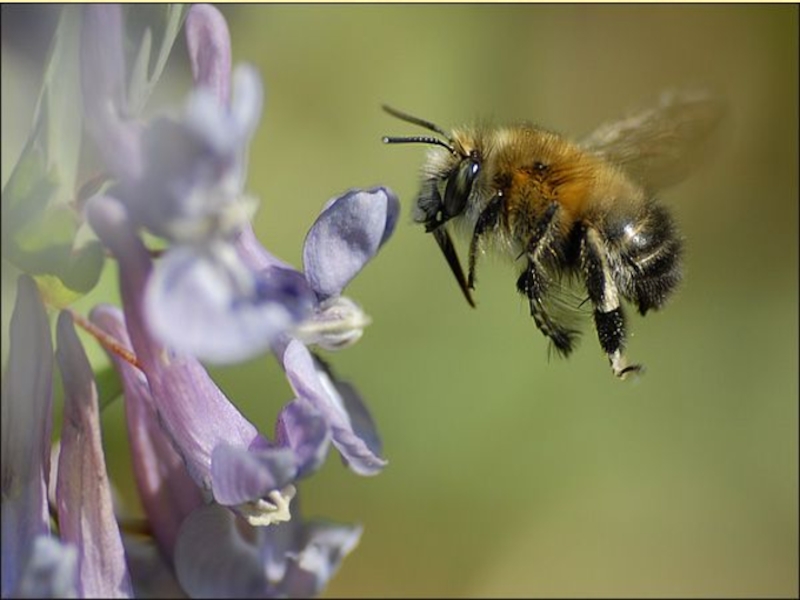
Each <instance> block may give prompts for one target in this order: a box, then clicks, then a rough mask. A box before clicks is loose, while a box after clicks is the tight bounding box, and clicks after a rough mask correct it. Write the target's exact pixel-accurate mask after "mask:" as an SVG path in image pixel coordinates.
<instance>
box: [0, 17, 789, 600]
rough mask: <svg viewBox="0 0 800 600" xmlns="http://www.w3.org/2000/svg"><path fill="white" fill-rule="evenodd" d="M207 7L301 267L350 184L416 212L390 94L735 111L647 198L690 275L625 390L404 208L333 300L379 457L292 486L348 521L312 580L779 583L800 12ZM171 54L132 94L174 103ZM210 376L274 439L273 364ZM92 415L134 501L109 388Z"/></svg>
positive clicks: (575, 587) (413, 103) (278, 232)
mask: <svg viewBox="0 0 800 600" xmlns="http://www.w3.org/2000/svg"><path fill="white" fill-rule="evenodd" d="M222 10H223V11H224V13H225V14H226V16H227V17H228V19H229V23H230V27H231V32H232V37H233V51H234V62H241V61H247V62H251V63H254V64H255V65H256V66H257V67H258V68H259V69H260V71H261V73H262V74H263V78H264V82H265V86H266V91H267V95H266V109H265V113H264V116H263V120H262V124H261V127H260V129H259V132H258V134H257V137H256V139H255V141H254V145H253V148H252V149H251V156H250V173H249V189H250V190H251V191H252V192H253V193H255V194H257V195H258V196H259V197H261V199H262V204H261V210H260V212H259V214H258V216H257V221H256V225H257V231H258V232H259V235H260V236H261V239H262V240H263V241H264V243H265V244H266V245H267V246H268V247H269V248H270V249H271V250H273V251H274V252H275V253H276V254H278V255H279V256H281V257H282V258H284V259H285V260H288V261H290V262H293V263H294V264H295V265H299V264H300V255H301V248H302V241H303V238H304V235H305V232H306V230H307V228H308V226H309V225H310V224H311V222H312V221H313V219H314V218H315V216H316V215H317V213H318V211H319V209H320V207H321V206H322V204H323V203H324V202H325V201H326V200H327V199H328V198H330V197H332V196H333V195H335V194H337V193H339V192H341V191H342V190H344V189H346V188H348V187H354V186H368V185H373V184H376V183H381V184H386V185H389V186H391V187H392V188H394V189H395V191H397V192H398V193H399V194H400V196H401V200H402V201H403V202H404V204H405V210H406V215H408V214H409V211H410V206H411V205H412V203H413V201H414V197H415V194H416V191H417V172H418V169H419V166H420V164H421V162H422V160H423V156H424V150H423V149H422V148H419V147H386V146H383V145H382V144H381V143H380V137H381V136H382V135H384V134H405V133H409V132H414V133H417V131H415V130H414V129H413V128H411V127H410V126H408V125H407V124H403V123H401V122H399V121H397V120H395V119H392V118H391V117H389V116H387V115H386V114H384V113H382V112H381V110H380V104H381V103H384V102H385V103H389V104H391V105H393V106H396V107H397V108H400V109H403V110H407V111H409V112H411V113H412V114H418V115H420V116H422V117H425V118H427V119H430V120H432V121H434V122H436V123H437V124H439V125H441V126H443V127H445V128H448V127H451V126H454V125H457V124H461V123H465V122H471V121H474V120H476V119H482V120H488V121H491V122H497V123H503V122H508V121H517V120H531V121H533V122H536V123H539V124H541V125H544V126H546V127H548V128H552V129H555V130H558V131H562V132H564V133H566V134H569V135H575V136H579V135H582V134H584V133H586V132H588V131H590V130H591V129H592V128H593V127H594V126H596V125H598V124H599V123H601V122H603V121H605V120H607V119H610V118H614V117H616V116H619V115H622V114H624V113H625V112H626V111H627V110H628V109H631V108H636V107H637V106H642V105H646V104H648V103H650V102H652V101H653V99H654V98H655V97H657V95H658V93H659V92H660V91H662V90H664V89H667V88H676V87H697V86H708V87H711V88H713V89H716V90H718V91H720V92H721V93H722V94H723V95H724V96H725V97H726V98H727V99H728V101H729V103H730V108H731V111H730V115H729V119H728V122H727V123H726V125H725V131H724V132H723V137H724V139H725V141H724V143H723V144H722V147H721V149H720V151H719V152H718V153H717V155H716V156H714V157H713V159H712V160H711V161H710V164H709V165H708V166H707V167H706V168H704V169H703V170H702V171H700V172H699V173H698V174H696V175H695V176H694V177H692V179H690V180H689V181H687V182H685V183H684V184H681V185H680V186H677V187H675V188H674V189H671V190H669V191H668V192H665V193H664V194H663V198H662V200H663V201H664V202H665V203H666V204H667V205H668V206H669V207H670V208H671V210H672V212H673V213H674V214H675V216H676V218H677V220H678V221H679V223H680V224H681V229H682V231H683V233H684V235H685V237H686V246H687V256H686V281H685V283H684V286H683V288H682V290H681V292H680V293H679V294H678V295H677V296H676V297H675V299H674V300H673V301H672V302H671V304H670V305H669V306H668V307H667V308H666V309H665V310H664V311H662V312H659V313H656V314H654V315H648V316H647V317H646V318H640V317H638V316H631V318H630V325H631V331H632V332H633V337H632V339H631V342H630V345H629V355H630V357H631V359H633V360H635V361H641V362H644V363H645V364H646V365H647V367H648V372H647V374H646V375H645V376H644V377H643V378H642V379H641V380H640V381H638V382H636V383H634V384H632V385H630V384H627V383H621V382H619V381H616V380H615V379H614V377H613V376H612V375H611V373H610V372H609V369H608V366H607V362H606V359H605V358H604V356H603V355H602V353H601V352H600V350H599V348H598V345H597V342H596V340H595V339H594V335H593V332H592V331H591V328H590V327H589V326H588V325H589V324H588V323H587V331H586V335H585V339H584V341H583V343H582V345H581V346H580V347H579V349H578V351H577V352H576V353H575V355H574V356H573V357H572V358H571V359H570V360H569V361H563V360H556V359H553V360H549V361H548V359H547V346H546V343H545V340H544V338H543V337H542V336H541V335H540V334H539V333H538V332H537V330H536V328H535V327H534V325H533V323H532V321H531V319H530V318H529V317H528V315H527V308H526V306H525V303H524V302H523V300H522V299H521V298H520V297H519V296H518V295H517V294H516V292H515V290H514V281H515V275H514V273H513V270H512V268H511V267H510V266H509V265H508V264H505V263H504V262H503V261H492V260H491V259H487V260H485V261H483V263H482V264H481V265H480V272H479V276H480V284H479V286H478V289H477V294H476V297H477V300H478V308H477V310H473V309H470V308H469V307H468V306H467V305H466V303H465V302H464V301H463V298H462V297H461V295H460V293H459V291H458V289H457V287H456V285H455V283H454V282H453V281H452V277H451V275H450V273H449V272H448V269H447V266H446V265H445V263H444V261H443V260H441V258H440V256H439V253H438V250H437V248H436V247H435V244H434V242H433V241H432V240H431V239H429V236H426V235H424V233H423V232H422V231H421V230H420V229H419V228H417V227H415V226H413V225H412V224H411V222H410V217H406V218H405V219H404V222H403V223H401V226H400V227H399V228H398V231H397V233H396V234H395V237H394V239H393V240H391V241H390V242H389V243H388V244H387V246H386V247H385V248H384V249H383V251H382V252H381V254H380V255H379V256H378V258H377V260H376V261H374V262H373V263H372V264H371V265H370V266H369V267H368V268H367V269H366V270H365V271H364V272H363V273H362V274H361V275H360V276H359V277H358V278H357V279H356V281H355V282H354V283H353V284H352V286H351V288H350V289H349V290H348V293H349V294H350V295H351V296H352V297H353V298H355V299H356V300H358V301H359V302H360V303H362V305H363V306H364V307H365V308H366V310H367V311H368V312H369V313H370V315H371V316H372V317H373V319H374V323H373V325H372V326H371V327H370V328H369V329H368V330H367V332H366V335H365V336H364V338H363V339H362V340H361V341H360V342H359V344H358V345H356V346H355V347H354V348H352V349H349V350H347V351H345V352H342V353H340V354H328V355H327V358H328V359H329V360H331V361H332V363H333V365H334V367H335V368H336V370H337V372H338V373H339V374H340V375H342V376H344V377H346V378H348V379H350V380H351V381H353V382H354V383H355V384H356V385H357V386H358V387H359V389H360V390H361V391H362V392H363V393H364V395H365V397H366V398H367V399H368V401H369V403H370V407H371V409H372V411H373V414H374V416H375V418H376V420H377V422H378V424H379V427H380V429H381V431H382V433H383V438H384V445H385V452H386V455H387V457H388V458H389V460H390V464H389V467H388V468H387V470H386V471H385V472H384V473H383V474H381V475H380V476H378V477H377V478H371V479H362V478H358V477H356V476H354V475H353V474H351V473H350V472H348V471H346V470H345V469H343V468H342V467H341V465H339V464H338V461H337V460H335V459H334V458H332V459H331V460H330V461H329V463H328V464H327V465H326V467H325V469H324V470H323V471H322V473H320V474H319V475H317V476H316V477H314V478H312V479H311V480H309V481H308V482H307V483H304V484H303V485H302V486H301V494H303V505H304V511H305V512H306V513H307V514H310V515H320V516H327V517H331V518H335V519H338V520H342V521H360V522H361V523H363V524H364V525H365V533H364V536H363V538H362V543H361V546H360V547H359V549H358V550H357V551H356V552H355V553H354V554H353V555H352V556H350V557H349V558H348V559H347V560H346V561H345V563H344V566H343V569H342V571H341V573H340V575H339V576H338V578H336V579H335V580H334V581H333V583H332V585H331V587H330V588H329V590H328V592H327V595H328V596H330V597H336V596H393V597H417V596H439V595H444V596H500V595H502V596H781V597H789V596H796V595H797V593H798V567H797V564H798V367H797V365H798V58H797V56H798V7H797V6H789V5H787V6H780V5H746V6H737V5H724V6H713V5H698V6H692V5H675V6H669V5H638V6H637V5H609V6H603V5H572V6H570V5H567V6H557V5H541V6H538V5H500V6H490V5H365V6H358V5H349V6H336V5H332V6H323V5H313V6H311V5H295V6H292V5H271V6H246V5H238V6H223V7H222ZM3 16H4V17H9V16H11V17H14V16H16V13H15V12H14V11H12V10H10V9H9V8H8V7H7V6H5V5H4V7H3ZM4 21H8V19H4ZM20 22H23V23H26V24H27V25H28V26H30V27H34V24H32V23H31V22H30V21H27V22H26V21H24V20H22V19H20ZM3 31H4V36H3V84H4V85H3V86H2V92H3V102H2V135H3V138H2V147H3V161H2V164H3V182H5V181H6V179H7V169H8V165H9V164H13V161H14V160H15V158H16V156H17V155H18V153H19V150H20V148H21V146H20V145H19V144H20V142H19V135H18V131H17V130H18V129H20V128H22V130H23V131H24V130H25V129H24V128H25V127H27V124H28V123H30V120H29V116H30V108H31V107H30V96H28V101H27V102H26V101H25V98H26V96H25V94H26V93H27V92H30V91H31V90H36V89H37V85H38V81H40V78H41V72H40V71H38V72H37V68H40V67H39V66H38V65H39V63H38V62H37V61H36V60H35V57H32V56H33V54H32V52H31V50H30V40H26V43H25V44H18V45H13V44H12V43H11V42H12V41H13V38H10V41H8V42H7V37H6V35H5V32H6V23H4V28H3ZM182 45H183V42H181V41H179V42H178V44H177V45H176V46H177V49H178V51H177V52H176V53H174V54H173V56H172V57H171V59H170V61H169V63H168V64H167V67H166V72H165V74H164V77H163V80H162V84H160V85H159V86H158V88H157V89H156V91H155V96H156V97H155V98H154V100H153V102H151V104H155V105H158V104H159V102H162V101H168V102H169V103H171V104H172V105H173V106H179V105H180V102H181V98H182V97H183V95H184V94H185V92H186V90H187V89H188V86H189V84H190V82H189V77H188V66H187V65H186V64H185V51H184V50H182V49H181V47H182ZM20 48H22V49H24V50H25V51H24V52H23V51H20V52H19V53H16V54H15V52H14V51H15V50H16V49H20ZM11 82H13V84H14V85H9V83H11ZM164 82H172V84H173V87H171V88H167V87H165V86H164ZM20 98H22V100H21V99H20ZM165 99H166V100H165ZM20 123H21V124H20ZM15 136H16V137H15ZM462 247H463V246H462ZM3 269H4V271H5V270H6V267H5V265H4V266H3ZM4 279H5V273H4ZM112 286H113V281H112ZM4 293H5V292H4ZM4 300H7V298H6V297H4ZM91 303H92V299H91V297H89V298H86V299H85V303H83V304H81V306H86V307H88V306H91ZM3 304H4V310H3V313H4V317H3V318H4V319H6V309H5V306H6V305H8V302H7V301H4V303H3ZM214 375H215V376H216V377H217V378H218V381H219V382H220V384H221V385H222V387H223V388H224V389H225V390H226V391H227V392H228V393H229V394H230V396H231V398H233V399H234V401H235V402H237V404H238V405H239V406H240V407H242V409H243V410H244V411H245V412H246V413H247V414H248V415H249V416H250V417H251V418H252V419H253V420H254V421H255V422H256V423H257V424H259V425H260V426H261V427H263V428H264V429H265V430H266V431H268V432H269V431H270V429H271V423H272V420H273V419H274V416H275V414H276V413H277V411H278V410H279V408H280V405H281V404H282V403H283V402H285V401H287V400H289V399H290V391H289V388H288V386H287V385H286V383H285V382H284V381H283V378H282V374H281V373H280V371H279V369H278V368H277V366H276V365H275V364H274V361H272V360H271V359H269V358H267V359H259V360H255V361H251V362H249V363H247V364H244V365H240V366H237V367H234V368H227V369H219V370H215V371H214ZM104 418H105V419H106V425H107V426H108V429H107V430H106V437H105V440H106V444H107V445H108V446H109V448H110V449H113V450H114V457H115V458H114V460H112V461H111V467H112V469H114V471H115V473H116V476H115V477H114V479H115V481H117V482H118V483H119V484H120V486H121V490H122V492H123V494H125V495H127V496H129V497H130V496H131V495H132V490H131V488H130V483H131V482H130V475H129V470H130V466H129V463H128V462H127V461H128V459H127V457H126V456H125V454H124V452H123V451H124V450H125V443H124V435H123V429H122V428H121V427H122V426H121V418H122V409H121V403H113V404H112V405H111V407H110V408H109V409H108V410H107V411H105V416H104ZM126 486H127V487H126Z"/></svg>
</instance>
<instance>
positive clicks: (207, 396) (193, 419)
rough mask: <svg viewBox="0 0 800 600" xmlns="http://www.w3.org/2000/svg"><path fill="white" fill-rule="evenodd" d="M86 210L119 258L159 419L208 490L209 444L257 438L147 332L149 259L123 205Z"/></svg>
mask: <svg viewBox="0 0 800 600" xmlns="http://www.w3.org/2000/svg"><path fill="white" fill-rule="evenodd" d="M87 213H88V216H89V221H90V223H91V225H92V227H93V229H94V230H95V232H96V233H97V235H98V237H100V239H101V241H102V242H103V243H104V244H105V245H106V246H107V247H108V248H109V249H110V250H111V252H112V253H113V254H114V255H115V256H116V258H117V261H118V263H119V269H120V291H121V295H122V300H123V307H124V311H125V324H126V328H127V330H128V335H129V336H130V339H131V343H132V345H133V349H134V351H135V353H136V356H137V358H138V359H139V361H140V362H141V366H142V370H143V371H144V374H145V376H146V377H147V381H148V384H149V386H150V392H151V393H152V395H153V399H154V401H155V406H156V410H157V412H158V414H159V418H160V420H161V423H162V424H163V426H164V429H165V431H167V433H168V435H169V437H170V438H171V439H172V441H173V443H174V445H175V448H176V450H177V451H178V452H179V454H181V457H182V458H183V460H184V461H185V463H186V467H187V469H188V470H189V473H190V475H191V476H192V479H194V481H195V482H196V483H197V484H198V485H199V486H200V487H201V488H203V489H205V490H210V489H211V487H212V482H211V472H210V471H211V454H212V452H213V450H214V448H215V447H216V446H217V445H218V444H221V443H226V444H232V445H235V446H240V447H243V448H250V447H251V445H253V444H257V443H258V440H263V437H262V436H260V434H258V432H257V430H256V428H255V427H254V426H253V424H252V423H250V422H249V421H248V420H247V419H246V418H245V417H244V416H243V415H242V414H241V413H240V412H239V411H238V410H237V409H236V407H235V406H233V405H232V404H231V403H230V401H229V400H228V399H227V398H226V397H225V395H224V394H223V393H222V391H221V390H220V389H219V388H218V387H217V386H216V384H215V383H214V382H213V381H212V380H211V378H210V377H209V375H208V373H207V372H206V370H205V369H204V368H203V366H202V365H201V364H200V363H199V362H198V361H197V360H196V359H194V358H192V357H189V356H186V355H179V354H175V353H174V352H171V351H170V350H169V349H168V348H167V347H165V346H164V345H163V344H162V343H160V342H159V341H157V340H156V339H155V338H154V337H153V335H152V334H151V333H150V330H149V327H148V325H147V323H146V321H145V316H144V307H143V304H144V299H143V293H144V290H145V288H146V287H147V280H148V278H149V276H150V271H151V260H150V256H149V255H148V253H147V250H145V248H144V246H143V245H142V243H141V241H140V240H139V238H138V237H136V235H135V234H134V232H133V231H132V229H131V227H130V222H129V221H128V219H127V215H126V212H125V209H124V207H123V206H122V205H121V204H120V203H119V202H117V201H115V200H114V199H113V198H110V197H95V198H93V199H92V200H91V201H90V202H89V203H88V206H87ZM263 443H264V444H266V441H265V440H264V441H263Z"/></svg>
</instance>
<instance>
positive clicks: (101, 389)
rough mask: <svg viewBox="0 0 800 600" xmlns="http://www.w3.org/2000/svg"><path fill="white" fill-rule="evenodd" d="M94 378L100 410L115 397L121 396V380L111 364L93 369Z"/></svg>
mask: <svg viewBox="0 0 800 600" xmlns="http://www.w3.org/2000/svg"><path fill="white" fill-rule="evenodd" d="M94 379H95V383H96V384H97V400H98V404H99V405H100V410H101V411H102V410H104V409H105V408H106V407H107V406H109V405H110V404H111V403H112V402H114V401H115V400H116V399H117V398H121V397H122V380H121V379H120V378H119V374H118V373H117V370H116V369H115V368H114V367H112V366H111V365H107V366H105V367H103V368H101V369H99V370H97V371H95V374H94Z"/></svg>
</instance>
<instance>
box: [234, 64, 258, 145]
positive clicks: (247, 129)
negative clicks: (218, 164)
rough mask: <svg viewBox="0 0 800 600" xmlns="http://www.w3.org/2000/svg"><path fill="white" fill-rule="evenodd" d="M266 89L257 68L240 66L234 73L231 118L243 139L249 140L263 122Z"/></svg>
mask: <svg viewBox="0 0 800 600" xmlns="http://www.w3.org/2000/svg"><path fill="white" fill-rule="evenodd" d="M263 106H264V88H263V86H262V85H261V77H259V75H258V71H257V70H256V69H255V67H252V66H250V65H239V66H237V67H236V69H235V70H234V72H233V101H232V103H231V116H232V117H233V120H234V122H235V123H236V129H237V130H238V131H239V135H240V136H241V137H244V138H246V139H247V140H249V139H250V138H251V137H252V136H253V134H254V133H255V131H256V128H257V127H258V123H259V121H260V120H261V111H262V109H263Z"/></svg>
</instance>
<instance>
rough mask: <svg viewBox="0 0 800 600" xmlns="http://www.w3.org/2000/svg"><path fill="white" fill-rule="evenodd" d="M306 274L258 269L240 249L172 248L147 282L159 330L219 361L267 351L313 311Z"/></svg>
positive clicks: (153, 324) (152, 319)
mask: <svg viewBox="0 0 800 600" xmlns="http://www.w3.org/2000/svg"><path fill="white" fill-rule="evenodd" d="M312 306H313V295H312V294H311V292H310V290H309V289H308V286H307V285H306V283H305V280H304V279H303V277H302V276H301V275H300V274H299V273H297V272H295V271H290V270H285V269H277V268H276V269H271V270H268V271H262V272H254V271H251V270H250V269H249V268H248V267H247V266H246V265H244V264H243V263H242V262H241V261H240V260H239V258H238V256H237V255H236V254H235V253H234V252H233V250H232V248H230V247H228V246H225V245H222V244H219V245H216V246H213V247H208V248H207V249H205V250H203V251H199V250H198V249H196V248H193V247H180V246H178V247H174V248H171V249H170V250H168V251H167V253H166V254H165V255H164V256H163V257H162V258H161V261H160V262H159V263H158V265H157V266H156V268H155V271H154V273H153V276H152V277H151V278H150V280H149V282H148V284H147V293H146V296H145V310H146V314H147V319H148V321H147V322H148V325H149V326H150V328H151V331H152V332H153V333H154V334H155V335H157V336H158V337H159V338H160V339H162V340H163V341H164V342H166V343H167V344H169V345H170V346H171V347H173V348H174V349H175V350H177V351H179V352H184V353H187V354H191V355H193V356H195V357H197V358H199V359H201V360H207V361H210V362H214V363H230V362H239V361H242V360H245V359H247V358H251V357H253V356H256V355H258V354H260V353H262V352H264V351H266V350H267V349H268V348H269V347H270V345H271V344H272V343H273V341H274V340H275V339H276V337H277V336H278V335H280V334H282V333H284V332H285V331H287V330H288V329H290V328H291V327H293V326H294V325H295V324H297V323H299V322H301V321H302V320H304V319H305V318H306V316H307V315H309V314H310V313H311V308H312Z"/></svg>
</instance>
